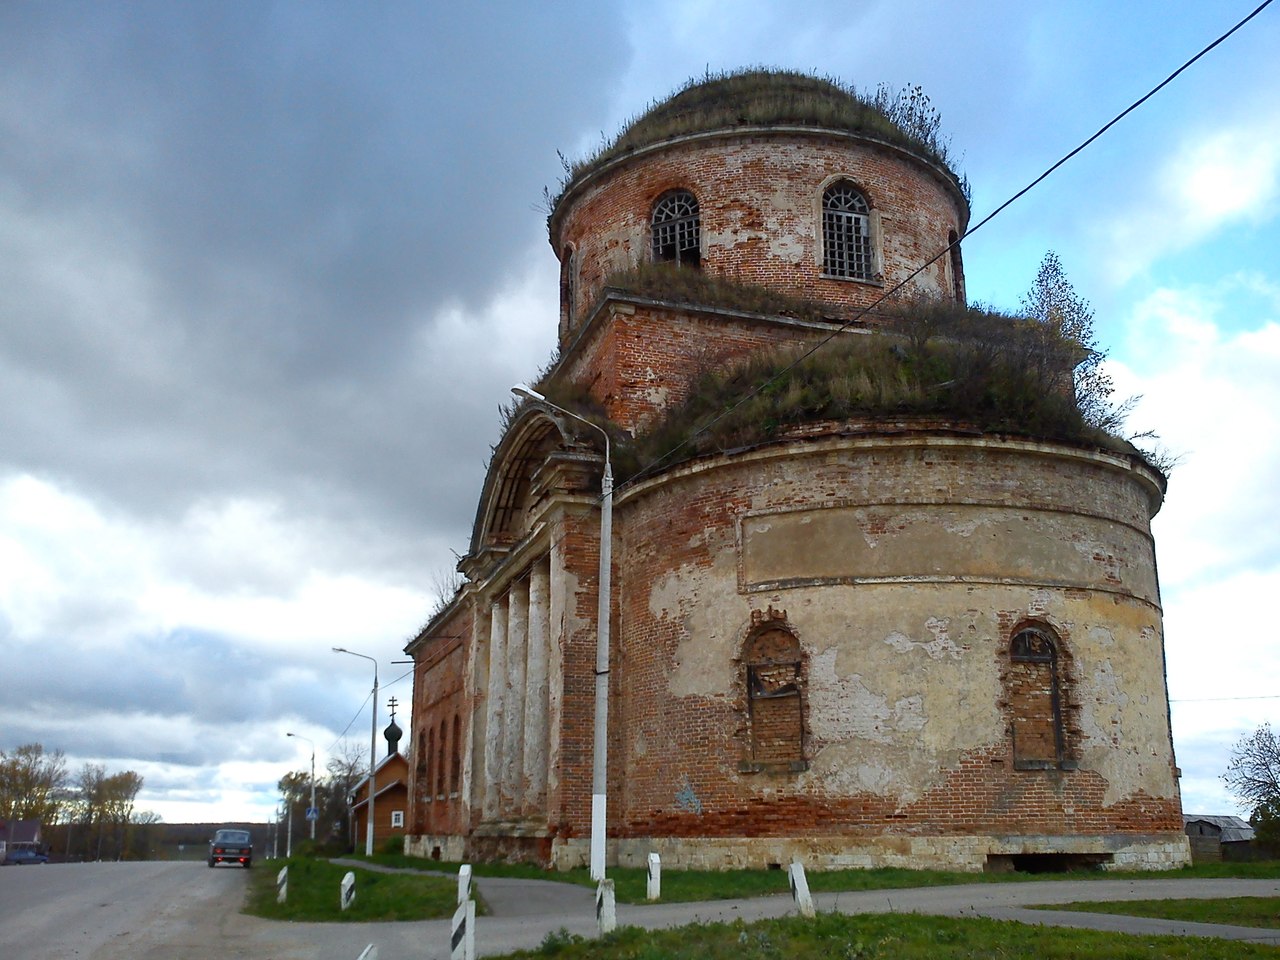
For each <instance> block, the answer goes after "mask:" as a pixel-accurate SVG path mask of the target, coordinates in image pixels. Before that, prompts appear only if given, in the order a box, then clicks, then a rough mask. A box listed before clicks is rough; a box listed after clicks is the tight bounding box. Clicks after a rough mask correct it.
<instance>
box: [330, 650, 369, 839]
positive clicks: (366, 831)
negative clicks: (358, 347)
mask: <svg viewBox="0 0 1280 960" xmlns="http://www.w3.org/2000/svg"><path fill="white" fill-rule="evenodd" d="M333 652H334V653H349V654H351V656H353V657H363V658H364V659H365V660H371V661H373V720H372V722H371V723H370V725H369V814H368V823H367V824H366V826H365V831H364V854H365V856H366V857H372V856H373V795H374V792H375V791H374V782H373V773H374V769H375V768H376V767H377V765H378V661H377V660H374V659H373V657H370V656H367V655H365V654H363V653H356V652H355V651H354V650H348V649H346V648H345V647H334V648H333Z"/></svg>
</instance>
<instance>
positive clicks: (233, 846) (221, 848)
mask: <svg viewBox="0 0 1280 960" xmlns="http://www.w3.org/2000/svg"><path fill="white" fill-rule="evenodd" d="M219 863H240V864H243V865H244V866H246V867H250V866H252V865H253V840H252V838H251V837H250V836H249V831H248V830H225V829H224V830H219V831H218V832H217V833H215V834H214V835H213V839H212V840H210V841H209V866H211V867H212V866H216V865H217V864H219Z"/></svg>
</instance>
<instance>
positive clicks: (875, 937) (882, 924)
mask: <svg viewBox="0 0 1280 960" xmlns="http://www.w3.org/2000/svg"><path fill="white" fill-rule="evenodd" d="M506 956H507V958H508V960H526V958H529V960H531V958H535V957H561V958H563V960H784V958H785V960H862V958H893V960H979V958H981V960H990V958H1023V957H1035V958H1036V960H1068V958H1071V960H1093V958H1107V960H1138V958H1142V960H1151V958H1153V957H1158V958H1166V960H1250V958H1263V957H1265V958H1269V960H1275V957H1276V956H1277V952H1276V950H1275V948H1273V947H1267V946H1262V945H1258V944H1247V943H1239V942H1234V941H1228V940H1215V939H1206V938H1201V937H1166V936H1131V935H1126V934H1116V933H1105V932H1102V931H1097V930H1072V929H1066V928H1054V929H1052V930H1047V929H1046V928H1044V927H1037V926H1028V925H1026V924H1019V923H1014V922H1012V921H999V920H985V919H967V918H966V919H963V920H960V919H952V918H948V917H926V916H917V915H911V914H878V915H863V916H852V917H850V916H844V915H841V914H829V913H824V914H819V915H818V917H817V918H816V919H814V920H804V919H801V918H798V917H786V918H783V919H780V920H765V921H759V922H757V923H751V924H746V923H741V922H738V923H716V924H701V925H694V926H688V927H683V928H681V929H677V930H659V931H644V930H640V929H638V928H635V927H627V928H623V929H620V930H618V931H616V932H615V933H613V934H611V935H609V936H608V937H605V938H604V939H602V940H594V939H585V938H582V937H577V936H574V935H572V934H568V933H565V932H563V931H561V932H560V933H557V934H552V935H551V936H548V937H547V938H546V939H545V940H544V941H543V943H542V945H541V946H540V947H539V948H538V949H536V950H524V951H520V952H517V953H512V954H507V955H506Z"/></svg>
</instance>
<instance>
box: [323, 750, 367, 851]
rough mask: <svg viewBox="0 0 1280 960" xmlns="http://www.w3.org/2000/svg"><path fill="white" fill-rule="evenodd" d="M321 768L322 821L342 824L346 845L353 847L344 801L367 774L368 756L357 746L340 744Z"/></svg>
mask: <svg viewBox="0 0 1280 960" xmlns="http://www.w3.org/2000/svg"><path fill="white" fill-rule="evenodd" d="M325 768H326V769H327V770H328V771H329V776H328V777H327V778H326V779H325V788H326V789H325V791H324V794H325V796H324V800H323V801H322V805H323V807H324V813H325V817H326V819H328V820H329V821H330V822H332V823H334V824H338V823H342V824H344V825H345V830H344V831H343V832H344V833H345V834H346V837H347V842H348V843H351V844H354V843H355V838H354V837H353V836H352V835H351V830H352V825H351V808H350V807H349V806H348V803H347V801H348V799H349V798H350V796H351V791H352V790H354V789H355V786H356V784H357V783H359V782H360V781H361V779H363V778H364V776H365V775H366V774H367V773H368V772H369V755H368V753H367V752H365V750H364V748H363V746H361V745H360V744H357V743H353V742H352V741H350V740H342V741H341V742H340V743H339V744H338V746H337V749H336V751H335V752H334V753H333V755H332V756H330V757H329V762H328V763H327V764H326V765H325Z"/></svg>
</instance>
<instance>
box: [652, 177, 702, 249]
mask: <svg viewBox="0 0 1280 960" xmlns="http://www.w3.org/2000/svg"><path fill="white" fill-rule="evenodd" d="M650 227H651V230H652V234H653V259H654V262H655V263H675V264H678V265H680V266H685V267H698V266H699V265H700V264H701V263H702V251H701V233H702V228H701V226H700V224H699V221H698V198H697V197H695V196H694V195H693V194H692V193H690V192H689V191H688V190H672V191H671V192H670V193H666V194H663V196H662V197H660V198H659V200H658V202H657V203H655V204H654V205H653V217H652V219H651V220H650Z"/></svg>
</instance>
